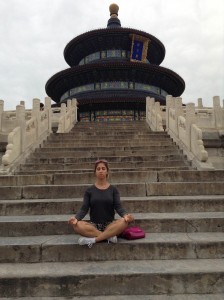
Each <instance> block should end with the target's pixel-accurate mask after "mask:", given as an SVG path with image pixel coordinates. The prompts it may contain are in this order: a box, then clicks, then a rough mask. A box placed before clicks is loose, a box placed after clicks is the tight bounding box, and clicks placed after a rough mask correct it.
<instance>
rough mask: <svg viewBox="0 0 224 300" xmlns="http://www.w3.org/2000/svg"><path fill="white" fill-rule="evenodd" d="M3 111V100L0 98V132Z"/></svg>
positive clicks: (0, 129)
mask: <svg viewBox="0 0 224 300" xmlns="http://www.w3.org/2000/svg"><path fill="white" fill-rule="evenodd" d="M3 112H4V100H0V132H1V131H2V122H3V121H2V119H3Z"/></svg>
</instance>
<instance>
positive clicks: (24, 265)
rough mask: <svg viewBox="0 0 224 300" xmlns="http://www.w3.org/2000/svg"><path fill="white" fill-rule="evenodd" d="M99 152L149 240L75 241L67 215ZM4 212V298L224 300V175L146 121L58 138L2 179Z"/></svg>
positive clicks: (77, 130) (0, 226) (85, 128)
mask: <svg viewBox="0 0 224 300" xmlns="http://www.w3.org/2000/svg"><path fill="white" fill-rule="evenodd" d="M98 158H105V159H107V160H108V161H109V162H110V169H111V170H110V182H111V183H112V184H115V185H116V186H117V187H118V189H119V191H120V194H121V199H122V202H123V205H124V207H125V208H126V209H127V210H128V211H129V212H131V213H133V214H134V216H135V219H136V224H138V225H139V226H141V227H142V228H144V229H145V231H146V233H147V234H146V238H145V239H141V240H136V241H126V240H123V239H119V242H118V244H108V243H106V242H102V243H99V244H96V245H94V246H93V247H92V248H91V249H89V248H88V247H85V246H82V247H81V246H79V245H78V244H77V240H78V236H77V235H75V234H74V233H73V231H72V229H71V227H70V226H69V225H68V224H67V220H68V219H69V217H70V216H71V215H73V214H74V213H75V212H76V211H77V209H78V208H79V207H80V205H81V201H82V196H83V193H84V191H85V189H86V188H87V186H89V185H90V184H92V183H94V174H93V163H94V161H95V160H96V159H98ZM0 211H1V217H0V236H1V238H0V297H2V298H0V299H11V298H14V299H15V297H16V299H20V298H21V299H46V300H47V299H58V300H59V299H83V300H86V299H99V300H102V299H106V300H114V299H116V300H126V299H130V300H132V299H133V300H134V299H139V300H143V299H144V300H146V299H147V300H151V299H152V300H153V299H154V300H168V299H178V300H181V299H183V300H189V299H191V300H192V299H200V300H202V299H203V300H204V299H205V300H207V299H212V300H216V299H217V300H219V299H223V298H224V260H223V258H224V234H223V231H224V171H223V170H218V171H197V170H194V169H193V168H192V167H191V165H190V163H189V162H188V161H187V159H186V158H185V157H184V156H183V154H182V153H181V151H179V149H178V148H177V146H176V145H175V144H174V143H173V142H172V140H171V139H170V138H169V136H168V135H167V134H166V133H155V132H151V131H150V130H149V129H148V128H147V127H146V124H145V123H144V122H133V123H131V122H130V123H129V122H127V123H119V122H117V123H116V122H115V123H109V124H92V123H86V124H81V123H79V124H77V125H76V126H75V127H74V128H73V130H72V131H71V132H70V133H67V134H52V135H51V136H50V137H49V138H48V140H47V141H46V142H45V144H44V145H43V146H42V147H41V148H40V149H37V150H36V151H35V153H33V154H32V155H31V156H30V157H29V159H27V161H26V163H25V164H24V165H21V166H20V169H19V170H18V171H17V173H16V174H15V175H14V176H1V177H0Z"/></svg>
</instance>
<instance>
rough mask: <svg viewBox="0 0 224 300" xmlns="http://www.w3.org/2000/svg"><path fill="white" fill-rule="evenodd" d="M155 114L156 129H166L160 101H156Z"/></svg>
mask: <svg viewBox="0 0 224 300" xmlns="http://www.w3.org/2000/svg"><path fill="white" fill-rule="evenodd" d="M154 109H155V115H156V124H155V127H156V129H155V130H156V131H164V129H163V120H162V116H161V110H160V103H159V102H155V106H154Z"/></svg>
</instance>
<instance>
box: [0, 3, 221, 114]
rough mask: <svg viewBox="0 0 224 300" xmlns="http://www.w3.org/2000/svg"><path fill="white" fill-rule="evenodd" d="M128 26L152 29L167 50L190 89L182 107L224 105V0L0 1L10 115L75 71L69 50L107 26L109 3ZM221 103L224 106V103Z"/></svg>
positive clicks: (2, 75)
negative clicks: (72, 42)
mask: <svg viewBox="0 0 224 300" xmlns="http://www.w3.org/2000/svg"><path fill="white" fill-rule="evenodd" d="M113 2H115V3H117V4H118V5H119V7H120V10H119V19H120V21H121V24H122V26H123V27H131V28H136V29H140V30H143V31H146V32H148V33H150V34H152V35H154V36H155V37H157V38H158V39H159V40H160V41H161V42H162V43H163V44H164V45H165V48H166V56H165V59H164V61H163V62H162V64H161V66H163V67H167V68H169V69H171V70H173V71H175V72H176V73H178V74H179V75H180V76H181V77H182V78H183V79H184V80H185V83H186V89H185V92H184V93H183V94H182V98H183V101H184V102H185V103H188V102H195V103H196V102H197V99H198V98H202V99H203V103H204V105H206V106H212V97H213V96H215V95H218V96H220V99H221V101H222V100H223V99H224V1H223V0H138V1H136V0H116V1H113V0H29V1H27V0H0V41H1V44H0V99H3V100H4V101H5V109H6V110H8V109H15V107H16V105H17V104H19V102H20V100H25V101H26V107H27V108H30V107H31V106H32V99H33V98H39V99H41V101H43V100H44V97H45V96H46V92H45V83H46V82H47V80H48V79H49V78H50V77H51V76H52V75H53V74H55V73H56V72H59V71H61V70H63V69H66V68H68V65H67V64H66V63H65V61H64V57H63V51H64V48H65V46H66V44H67V43H68V42H69V41H70V40H71V39H73V38H74V37H75V36H77V35H79V34H81V33H84V32H86V31H89V30H92V29H97V28H104V27H106V24H107V21H108V19H109V5H110V4H111V3H113ZM221 103H222V102H221Z"/></svg>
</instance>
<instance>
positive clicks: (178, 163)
mask: <svg viewBox="0 0 224 300" xmlns="http://www.w3.org/2000/svg"><path fill="white" fill-rule="evenodd" d="M109 167H110V170H113V169H118V168H119V169H120V168H121V167H122V168H123V169H133V168H136V169H137V168H147V169H148V168H150V169H156V170H159V169H167V168H172V169H173V168H178V167H179V168H181V169H182V168H183V169H186V168H189V167H190V163H189V162H187V161H184V160H172V161H149V162H143V161H140V162H125V163H122V164H121V163H120V162H118V163H110V165H109ZM20 170H22V171H23V170H26V171H30V170H32V171H33V172H34V173H35V172H36V171H37V170H54V171H55V170H56V171H57V172H58V171H59V170H61V171H63V172H67V171H70V172H71V171H72V172H74V171H75V170H79V171H80V172H82V171H83V170H88V171H89V170H90V171H92V172H93V170H94V165H93V164H92V163H82V162H79V163H64V164H62V163H57V164H56V163H54V164H47V163H44V164H43V163H40V164H38V163H36V164H35V163H28V162H27V163H26V164H24V165H20Z"/></svg>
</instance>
